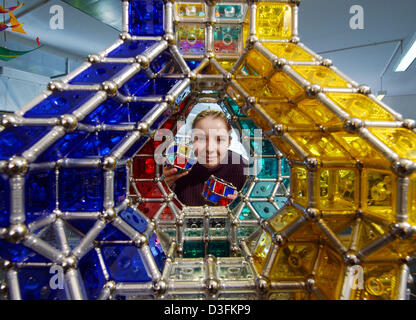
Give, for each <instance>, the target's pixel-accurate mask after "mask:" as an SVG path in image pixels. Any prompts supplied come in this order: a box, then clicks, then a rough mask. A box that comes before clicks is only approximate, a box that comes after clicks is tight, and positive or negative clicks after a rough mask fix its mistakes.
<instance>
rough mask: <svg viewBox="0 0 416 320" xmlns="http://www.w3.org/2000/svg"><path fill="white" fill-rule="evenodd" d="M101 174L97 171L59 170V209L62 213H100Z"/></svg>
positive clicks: (101, 203) (101, 195)
mask: <svg viewBox="0 0 416 320" xmlns="http://www.w3.org/2000/svg"><path fill="white" fill-rule="evenodd" d="M103 189H104V188H103V172H102V171H101V170H97V169H79V168H76V169H61V171H60V174H59V207H60V209H61V210H62V211H101V210H102V207H103Z"/></svg>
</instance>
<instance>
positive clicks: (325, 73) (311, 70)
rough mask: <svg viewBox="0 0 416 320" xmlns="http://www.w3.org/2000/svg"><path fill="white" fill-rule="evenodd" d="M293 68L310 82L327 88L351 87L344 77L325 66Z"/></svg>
mask: <svg viewBox="0 0 416 320" xmlns="http://www.w3.org/2000/svg"><path fill="white" fill-rule="evenodd" d="M292 68H293V69H294V70H295V71H296V72H297V73H299V74H300V75H301V76H302V77H304V78H305V79H306V80H308V81H309V82H310V83H313V84H319V85H320V86H321V87H327V88H349V87H351V85H349V84H348V82H347V81H345V80H344V79H343V78H341V77H340V76H339V75H337V74H336V73H335V72H334V71H332V70H331V69H329V68H327V67H324V66H292Z"/></svg>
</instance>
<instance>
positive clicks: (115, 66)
mask: <svg viewBox="0 0 416 320" xmlns="http://www.w3.org/2000/svg"><path fill="white" fill-rule="evenodd" d="M127 65H128V64H126V63H95V64H93V65H91V67H89V68H88V69H86V70H84V71H83V72H81V73H80V74H79V75H77V76H76V77H75V78H73V79H72V80H71V81H69V84H94V83H102V82H104V81H107V80H110V78H112V77H113V76H114V75H115V74H116V73H118V72H120V71H121V70H123V69H124V68H125V67H126V66H127Z"/></svg>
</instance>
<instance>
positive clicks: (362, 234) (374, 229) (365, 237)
mask: <svg viewBox="0 0 416 320" xmlns="http://www.w3.org/2000/svg"><path fill="white" fill-rule="evenodd" d="M386 232H389V230H388V229H387V228H386V227H385V226H382V225H379V224H377V223H374V222H366V221H362V222H361V225H360V231H359V238H358V250H361V249H363V248H365V247H366V246H368V245H369V244H370V243H372V242H374V241H376V240H377V239H379V238H381V237H382V236H383V235H384V234H385V233H386Z"/></svg>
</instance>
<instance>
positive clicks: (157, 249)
mask: <svg viewBox="0 0 416 320" xmlns="http://www.w3.org/2000/svg"><path fill="white" fill-rule="evenodd" d="M149 247H150V251H152V255H153V258H155V262H156V265H157V267H158V268H159V271H161V272H162V270H163V268H164V267H165V262H166V255H165V252H164V251H163V248H162V245H161V244H160V241H159V239H158V238H157V236H156V234H155V233H153V234H152V235H151V236H150V239H149Z"/></svg>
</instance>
